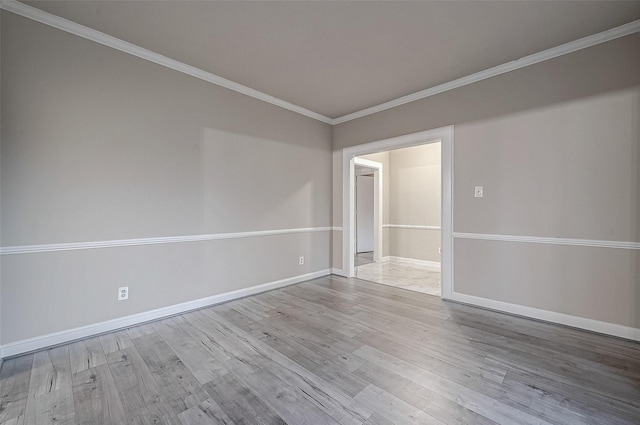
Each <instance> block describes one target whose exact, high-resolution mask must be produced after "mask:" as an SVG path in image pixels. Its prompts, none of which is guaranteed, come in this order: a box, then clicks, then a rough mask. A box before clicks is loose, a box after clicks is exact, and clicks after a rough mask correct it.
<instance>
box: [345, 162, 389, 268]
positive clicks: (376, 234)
mask: <svg viewBox="0 0 640 425" xmlns="http://www.w3.org/2000/svg"><path fill="white" fill-rule="evenodd" d="M353 165H354V167H355V166H361V167H368V168H369V169H372V170H374V172H373V261H380V258H382V216H383V211H382V210H383V205H384V177H383V176H384V173H385V172H386V171H384V166H383V164H382V163H381V162H378V161H372V160H370V159H365V158H358V157H355V158H353ZM354 172H355V169H354ZM354 179H355V175H354ZM356 192H357V191H356V190H355V180H354V196H355V193H356ZM354 203H355V198H354ZM354 214H355V207H354ZM354 243H355V240H354ZM354 249H355V248H354Z"/></svg>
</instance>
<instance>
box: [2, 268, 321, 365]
mask: <svg viewBox="0 0 640 425" xmlns="http://www.w3.org/2000/svg"><path fill="white" fill-rule="evenodd" d="M329 274H331V270H329V269H326V270H320V271H317V272H312V273H307V274H303V275H299V276H294V277H290V278H286V279H281V280H277V281H274V282H269V283H264V284H262V285H257V286H252V287H250V288H244V289H238V290H236V291H231V292H226V293H224V294H218V295H213V296H211V297H206V298H201V299H198V300H193V301H187V302H185V303H181V304H176V305H172V306H168V307H163V308H158V309H156V310H151V311H147V312H144V313H138V314H133V315H131V316H126V317H121V318H118V319H113V320H107V321H106V322H101V323H94V324H91V325H87V326H82V327H79V328H75V329H69V330H65V331H60V332H55V333H51V334H47V335H42V336H38V337H35V338H29V339H24V340H22V341H17V342H12V343H9V344H5V345H3V346H2V347H0V357H2V358H6V357H11V356H17V355H20V354H24V353H28V352H31V351H35V350H40V349H42V348H46V347H51V346H54V345H59V344H65V343H68V342H70V341H74V340H77V339H82V338H87V337H90V336H95V335H99V334H103V333H105V332H112V331H115V330H117V329H122V328H128V327H131V326H136V325H139V324H142V323H145V322H150V321H154V320H158V319H162V318H165V317H169V316H173V315H176V314H181V313H185V312H187V311H191V310H197V309H199V308H203V307H209V306H212V305H216V304H220V303H224V302H227V301H232V300H236V299H239V298H244V297H248V296H250V295H255V294H259V293H261V292H266V291H271V290H273V289H278V288H282V287H285V286H289V285H293V284H296V283H300V282H304V281H307V280H311V279H316V278H319V277H323V276H328V275H329Z"/></svg>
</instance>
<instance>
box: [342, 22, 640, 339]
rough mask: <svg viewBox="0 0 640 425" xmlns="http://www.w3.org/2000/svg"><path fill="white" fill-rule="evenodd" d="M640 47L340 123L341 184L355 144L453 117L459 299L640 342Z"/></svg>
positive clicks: (614, 47)
mask: <svg viewBox="0 0 640 425" xmlns="http://www.w3.org/2000/svg"><path fill="white" fill-rule="evenodd" d="M639 51H640V36H639V35H637V34H634V35H630V36H627V37H624V38H620V39H618V40H614V41H610V42H607V43H603V44H600V45H597V46H594V47H591V48H588V49H585V50H581V51H578V52H574V53H571V54H568V55H565V56H562V57H558V58H555V59H551V60H548V61H545V62H542V63H538V64H536V65H532V66H529V67H526V68H522V69H519V70H516V71H513V72H510V73H507V74H504V75H500V76H497V77H493V78H490V79H487V80H484V81H480V82H477V83H474V84H471V85H468V86H465V87H461V88H458V89H455V90H451V91H448V92H446V93H441V94H438V95H435V96H432V97H429V98H426V99H422V100H418V101H415V102H412V103H408V104H405V105H402V106H398V107H395V108H392V109H388V110H386V111H383V112H379V113H376V114H373V115H369V116H366V117H363V118H359V119H357V120H353V121H349V122H346V123H343V124H339V125H336V126H334V127H333V146H334V179H336V180H338V181H341V178H342V177H341V172H340V171H341V170H340V169H338V170H336V168H335V166H336V162H335V158H337V157H339V156H340V152H342V149H343V148H345V147H349V146H356V145H360V144H363V143H369V142H374V141H377V140H383V139H388V138H390V137H395V136H399V135H404V134H411V133H417V132H419V131H423V130H425V129H431V128H437V127H440V126H444V125H450V124H453V125H454V126H455V144H454V161H453V163H454V172H453V181H454V200H453V205H454V216H453V231H454V249H453V256H454V271H453V282H454V294H455V295H456V297H455V299H457V300H459V301H463V302H469V303H473V304H479V305H483V306H485V307H489V308H496V309H501V310H506V311H510V312H513V313H517V314H524V315H530V316H534V317H538V318H541V319H545V320H553V321H559V322H561V323H566V324H569V325H574V326H580V327H585V328H589V329H592V330H597V331H601V332H608V333H613V334H616V335H619V336H625V337H629V338H635V339H640V329H639V328H640V249H639V248H640V222H639V221H640V216H639V212H640V196H639V195H638V194H639V193H640V171H639V170H640V107H639V105H640V55H638V52H639ZM335 186H336V185H335V183H334V187H335ZM337 186H339V185H337ZM474 186H484V192H485V193H484V197H483V198H475V197H474ZM335 210H339V211H341V210H342V194H341V193H335V192H334V211H335ZM334 220H335V221H334V225H340V223H341V222H342V221H341V216H340V215H336V214H335V213H334ZM334 237H336V238H338V239H341V237H342V236H341V235H335V236H334ZM545 238H546V239H545ZM603 241H604V242H603ZM559 243H562V244H561V245H559ZM588 245H600V246H588ZM334 247H337V248H338V249H339V248H340V245H338V244H336V243H335V242H334ZM333 258H334V261H336V260H337V261H340V259H341V258H342V257H341V255H340V253H336V252H334V254H333ZM334 267H336V268H341V267H342V264H341V263H338V262H336V263H334Z"/></svg>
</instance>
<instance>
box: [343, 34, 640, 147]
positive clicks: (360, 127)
mask: <svg viewBox="0 0 640 425" xmlns="http://www.w3.org/2000/svg"><path fill="white" fill-rule="evenodd" d="M638 45H640V34H633V35H630V36H627V37H624V38H621V39H617V40H613V41H610V42H607V43H603V44H599V45H597V46H594V47H591V48H588V49H584V50H580V51H577V52H574V53H571V54H568V55H564V56H560V57H557V58H554V59H550V60H547V61H544V62H541V63H538V64H535V65H531V66H528V67H525V68H521V69H518V70H515V71H512V72H508V73H506V74H502V75H499V76H496V77H493V78H489V79H486V80H483V81H479V82H477V83H474V84H470V85H468V86H464V87H461V88H458V89H455V90H451V91H448V92H444V93H441V94H438V95H435V96H431V97H428V98H425V99H421V100H417V101H414V102H411V103H407V104H404V105H401V106H398V107H395V108H392V109H388V110H385V111H382V112H379V113H376V114H373V115H369V116H366V117H363V118H360V119H357V120H353V121H348V122H345V123H342V124H339V125H337V126H334V128H333V136H334V141H333V143H334V149H341V148H344V147H348V146H354V145H358V144H361V143H367V142H371V141H375V140H382V139H387V138H390V137H395V136H398V135H402V134H411V133H416V132H419V131H423V130H427V129H432V128H438V127H443V126H446V125H451V124H453V125H459V124H462V123H471V122H474V121H481V120H488V119H493V118H497V117H502V116H506V115H509V114H513V113H517V112H522V111H528V110H534V109H538V108H544V107H548V106H551V105H554V104H562V103H566V102H568V101H571V100H578V99H582V98H587V97H591V96H597V95H601V94H606V93H612V92H616V91H622V90H626V89H630V88H634V87H640V72H638V69H639V68H640V55H638Z"/></svg>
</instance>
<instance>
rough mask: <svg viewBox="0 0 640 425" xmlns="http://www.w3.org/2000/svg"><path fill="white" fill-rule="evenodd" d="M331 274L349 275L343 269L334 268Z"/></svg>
mask: <svg viewBox="0 0 640 425" xmlns="http://www.w3.org/2000/svg"><path fill="white" fill-rule="evenodd" d="M331 274H335V275H338V276H342V277H347V274H346V273H345V272H344V270H342V269H336V268H332V269H331Z"/></svg>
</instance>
